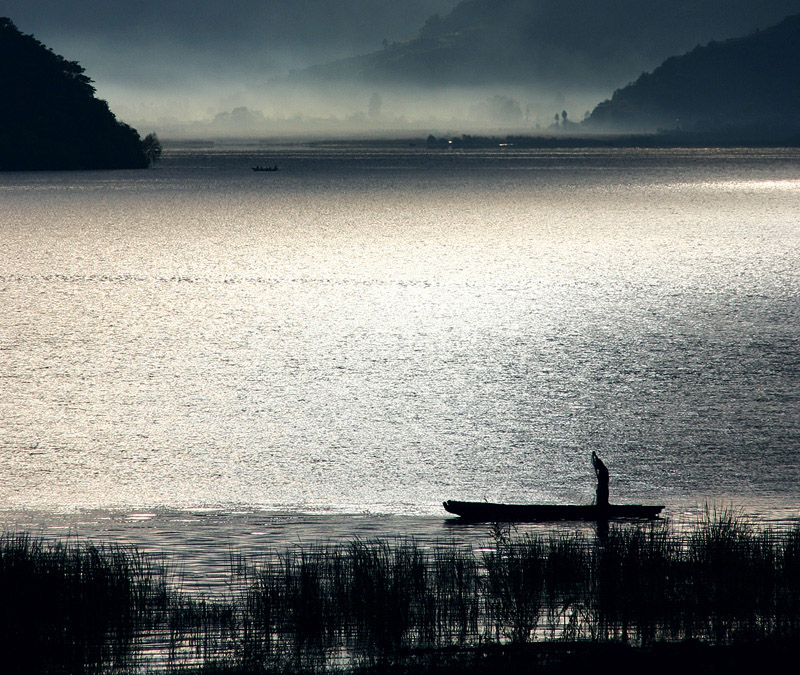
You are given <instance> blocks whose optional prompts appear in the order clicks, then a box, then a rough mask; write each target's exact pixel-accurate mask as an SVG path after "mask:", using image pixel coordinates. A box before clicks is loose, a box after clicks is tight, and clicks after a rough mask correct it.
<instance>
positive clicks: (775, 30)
mask: <svg viewBox="0 0 800 675" xmlns="http://www.w3.org/2000/svg"><path fill="white" fill-rule="evenodd" d="M585 126H586V127H587V128H589V129H610V130H618V131H638V130H654V129H659V128H661V129H664V130H678V131H691V132H720V131H728V132H735V133H739V134H749V135H758V136H761V137H767V136H770V135H778V136H782V135H785V134H786V133H787V132H788V133H794V134H798V133H800V14H798V15H795V16H790V17H788V18H786V19H784V20H783V21H781V22H780V23H779V24H778V25H776V26H774V27H772V28H769V29H767V30H762V31H758V32H755V33H752V34H750V35H748V36H746V37H742V38H737V39H732V40H726V41H725V42H712V43H710V44H708V45H706V46H704V47H697V48H695V49H693V50H692V51H690V52H689V53H687V54H684V55H683V56H675V57H672V58H669V59H667V60H666V61H664V62H663V63H662V64H661V65H660V66H659V67H658V68H656V69H655V70H654V71H653V72H652V73H645V74H643V75H642V76H641V77H639V79H638V80H636V82H634V83H632V84H630V85H628V86H627V87H625V88H623V89H619V90H617V91H616V92H614V95H613V96H612V97H611V99H610V100H607V101H604V102H602V103H601V104H600V105H598V106H597V107H596V108H595V110H594V111H593V112H592V113H591V116H590V117H589V119H587V120H586V123H585Z"/></svg>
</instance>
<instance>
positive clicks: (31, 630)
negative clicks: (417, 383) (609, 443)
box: [0, 511, 800, 673]
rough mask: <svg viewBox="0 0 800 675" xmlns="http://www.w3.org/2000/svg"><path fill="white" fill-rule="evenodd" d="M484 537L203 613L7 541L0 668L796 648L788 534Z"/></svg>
mask: <svg viewBox="0 0 800 675" xmlns="http://www.w3.org/2000/svg"><path fill="white" fill-rule="evenodd" d="M487 537H488V539H487V542H486V546H484V547H483V548H482V550H479V551H474V550H471V549H467V548H465V547H463V546H461V545H459V544H458V543H456V542H452V541H451V542H442V543H441V544H439V545H436V546H433V547H428V548H424V547H422V546H421V545H420V544H418V543H416V542H415V541H413V540H379V541H352V542H348V543H344V544H327V545H324V546H303V547H296V548H292V549H289V550H287V551H283V552H276V553H265V554H264V555H263V556H255V557H251V558H243V557H239V558H236V559H234V560H232V564H231V571H230V574H231V579H230V588H231V590H230V591H229V592H228V593H227V594H226V595H224V596H222V597H220V596H218V595H215V596H210V595H209V596H203V595H197V594H194V595H192V594H189V593H186V592H181V591H179V590H177V589H176V587H175V585H174V584H173V583H171V582H170V581H169V579H170V578H171V576H170V575H171V572H170V571H169V569H168V567H167V566H165V565H164V564H162V563H161V562H159V561H156V560H154V559H152V558H151V557H149V556H146V555H144V554H142V553H141V552H139V551H137V550H136V549H133V548H127V547H113V546H94V545H90V544H81V543H79V542H70V543H45V542H43V541H41V540H37V539H33V538H31V537H29V536H27V535H11V534H7V535H4V536H3V537H2V538H1V539H0V593H1V594H2V596H1V597H2V598H3V602H2V603H1V604H0V648H1V649H2V652H0V654H2V657H0V659H1V660H0V666H2V670H3V672H10V673H14V672H26V673H27V672H70V673H93V672H106V671H110V670H114V671H115V672H120V673H126V672H137V669H139V670H141V669H142V668H144V667H150V666H152V667H156V666H157V667H158V668H160V669H165V670H166V671H167V672H169V671H170V669H172V671H174V672H191V671H195V672H227V673H240V672H248V673H262V672H324V671H326V670H329V669H339V670H345V671H347V670H349V671H352V672H384V671H385V672H391V671H392V670H394V672H480V669H481V668H486V667H492V668H495V667H496V668H504V669H508V671H509V672H515V671H514V669H515V668H517V666H518V667H519V668H521V669H523V664H524V663H528V662H529V661H530V659H531V658H534V659H541V658H545V657H544V656H542V655H548V654H549V656H547V657H546V658H545V660H547V659H549V662H552V663H554V664H559V663H560V664H561V665H562V666H563V667H564V668H567V667H568V666H569V667H572V666H571V665H570V664H572V665H575V664H576V663H577V664H578V665H580V662H581V661H580V660H581V659H583V658H584V657H585V660H586V664H589V663H591V661H592V658H593V657H592V656H591V655H590V654H591V653H594V654H595V657H596V658H600V659H601V660H602V659H604V658H607V659H608V662H609V663H613V662H614V661H615V659H618V658H622V659H627V660H626V661H625V662H626V663H630V664H632V665H631V668H632V669H633V668H634V666H635V667H636V668H640V667H642V661H641V659H644V658H650V657H647V655H651V656H652V655H654V654H660V656H658V657H655V656H653V657H652V658H653V659H655V661H653V663H657V662H658V663H660V662H663V663H678V662H681V663H682V662H683V661H681V659H683V660H684V661H686V660H692V659H695V660H698V659H699V661H698V662H701V661H703V659H711V660H712V661H713V659H715V658H722V656H721V655H723V656H724V655H728V656H725V657H724V658H728V657H730V661H731V663H733V664H734V665H736V664H742V663H750V661H748V658H750V657H752V658H755V657H754V656H753V655H754V654H762V651H763V649H765V648H764V647H763V645H769V647H768V652H769V654H773V655H774V654H780V653H782V652H781V649H782V648H783V647H784V646H786V645H791V644H797V640H799V639H800V526H797V527H795V528H794V529H783V530H779V529H756V528H754V527H753V526H752V525H751V524H750V523H748V522H747V521H746V519H744V518H742V517H739V516H737V515H735V514H733V513H731V512H730V511H723V512H721V513H714V512H709V514H708V515H707V517H706V519H705V520H704V521H703V522H702V523H699V524H698V525H697V526H696V527H694V528H691V529H689V530H687V531H683V530H682V531H676V530H675V529H673V528H671V527H670V526H669V524H667V523H663V522H662V523H656V524H647V525H643V524H627V525H618V524H614V525H612V526H611V527H610V528H609V531H608V533H607V535H606V536H605V537H604V538H603V539H599V538H596V537H594V536H590V535H588V534H581V533H564V534H553V535H550V536H534V535H525V536H520V535H517V534H515V533H514V532H513V531H512V530H511V529H509V528H508V527H504V526H499V525H498V526H496V527H494V528H493V530H492V531H491V532H490V533H489V535H487ZM564 645H572V646H573V647H572V648H571V649H567V648H566V647H564ZM622 647H624V650H623V651H618V650H617V648H620V649H621V648H622ZM748 649H749V651H747V650H748ZM592 650H593V651H592ZM709 650H711V651H709ZM743 650H744V651H743ZM762 655H763V654H762ZM487 659H488V661H487ZM520 659H521V660H520ZM575 659H578V661H575ZM670 659H673V660H672V661H671V660H670ZM675 659H677V661H675ZM492 664H493V665H492ZM514 664H517V665H514ZM651 665H652V663H651ZM554 667H555V666H554ZM559 667H561V666H559ZM576 667H577V666H576ZM648 667H649V666H648ZM470 668H474V669H476V670H472V671H471V670H470ZM187 669H188V671H187ZM519 672H523V670H520V671H519ZM544 672H559V671H558V670H557V669H556V670H551V671H547V670H545V671H544Z"/></svg>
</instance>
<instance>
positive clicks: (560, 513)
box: [443, 499, 664, 522]
mask: <svg viewBox="0 0 800 675" xmlns="http://www.w3.org/2000/svg"><path fill="white" fill-rule="evenodd" d="M443 506H444V509H445V511H447V512H448V513H453V514H455V515H457V516H461V519H462V520H468V521H471V522H547V521H555V520H575V521H578V520H583V521H592V520H610V519H614V518H648V519H653V518H657V517H658V514H659V513H660V512H661V510H662V509H663V508H664V507H663V506H658V505H653V506H650V505H644V504H609V505H608V506H606V507H600V506H597V505H596V504H585V505H584V504H493V503H491V502H459V501H455V500H452V499H451V500H448V501H446V502H443Z"/></svg>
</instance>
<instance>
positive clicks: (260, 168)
mask: <svg viewBox="0 0 800 675" xmlns="http://www.w3.org/2000/svg"><path fill="white" fill-rule="evenodd" d="M277 170H278V165H277V164H276V165H275V166H254V167H253V171H277Z"/></svg>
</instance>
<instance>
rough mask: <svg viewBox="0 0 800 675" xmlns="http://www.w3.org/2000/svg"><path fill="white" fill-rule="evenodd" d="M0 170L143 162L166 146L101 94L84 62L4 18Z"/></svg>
mask: <svg viewBox="0 0 800 675" xmlns="http://www.w3.org/2000/svg"><path fill="white" fill-rule="evenodd" d="M0 92H2V93H1V95H0V98H1V99H2V102H1V103H0V170H29V169H120V168H145V167H147V166H149V165H150V164H151V163H152V162H154V161H156V160H157V159H158V158H159V157H160V156H161V153H162V148H161V144H160V142H159V140H158V137H157V136H156V135H155V134H150V135H149V136H148V137H147V138H146V139H145V140H144V141H143V140H142V139H141V138H140V137H139V134H138V132H137V131H136V130H135V129H133V128H132V127H130V126H128V125H127V124H124V123H123V122H120V121H118V120H117V118H116V117H115V116H114V114H113V113H112V112H111V110H110V109H109V107H108V104H107V103H106V102H105V101H103V100H101V99H98V98H96V97H95V88H94V87H93V86H92V81H91V79H89V77H87V76H86V74H85V71H84V69H83V67H82V66H80V65H79V64H78V63H76V62H75V61H68V60H66V59H65V58H63V57H61V56H59V55H58V54H55V53H54V52H53V51H52V50H50V49H48V48H47V47H45V46H44V45H43V44H42V43H41V42H39V41H38V40H37V39H36V38H34V37H33V36H32V35H25V34H23V33H21V32H20V31H19V30H18V29H17V27H16V26H15V25H14V23H13V22H12V21H11V19H8V18H4V17H0Z"/></svg>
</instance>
